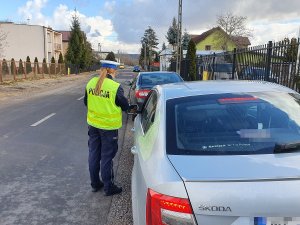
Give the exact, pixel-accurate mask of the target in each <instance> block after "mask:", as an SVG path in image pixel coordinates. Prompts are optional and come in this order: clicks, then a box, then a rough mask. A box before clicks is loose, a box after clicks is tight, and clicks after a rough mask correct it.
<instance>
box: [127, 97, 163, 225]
mask: <svg viewBox="0 0 300 225" xmlns="http://www.w3.org/2000/svg"><path fill="white" fill-rule="evenodd" d="M157 98H158V95H157V93H156V91H151V92H150V93H149V96H148V98H147V99H146V102H145V105H144V107H143V109H142V112H141V114H139V115H138V116H137V118H136V120H135V125H134V127H135V135H134V139H135V140H134V143H135V145H134V147H133V148H134V151H135V152H134V166H133V170H132V211H133V220H134V224H138V225H142V224H145V219H146V193H147V184H146V183H147V181H146V180H145V177H147V176H146V175H145V174H144V173H145V171H147V170H146V169H145V161H147V159H148V158H149V157H151V151H150V149H151V145H152V144H153V142H151V137H150V138H149V131H150V129H151V127H152V126H153V123H154V120H155V114H156V107H157ZM147 140H150V141H149V142H148V141H147ZM146 142H147V143H146Z"/></svg>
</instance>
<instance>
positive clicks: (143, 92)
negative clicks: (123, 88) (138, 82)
mask: <svg viewBox="0 0 300 225" xmlns="http://www.w3.org/2000/svg"><path fill="white" fill-rule="evenodd" d="M149 92H150V90H138V91H136V92H135V97H137V98H146V97H147V95H148V94H149Z"/></svg>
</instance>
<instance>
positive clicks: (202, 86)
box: [156, 80, 297, 100]
mask: <svg viewBox="0 0 300 225" xmlns="http://www.w3.org/2000/svg"><path fill="white" fill-rule="evenodd" d="M156 89H157V90H158V91H159V92H160V93H163V95H164V98H165V99H166V100H168V99H172V98H179V97H187V96H194V95H209V94H224V93H247V92H248V93H249V92H285V93H297V92H295V91H294V90H292V89H290V88H287V87H284V86H282V85H279V84H275V83H270V82H266V81H252V80H251V81H248V80H243V81H228V80H213V81H194V82H179V83H171V84H164V85H158V86H156Z"/></svg>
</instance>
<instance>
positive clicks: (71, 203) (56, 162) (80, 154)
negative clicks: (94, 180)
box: [0, 70, 133, 225]
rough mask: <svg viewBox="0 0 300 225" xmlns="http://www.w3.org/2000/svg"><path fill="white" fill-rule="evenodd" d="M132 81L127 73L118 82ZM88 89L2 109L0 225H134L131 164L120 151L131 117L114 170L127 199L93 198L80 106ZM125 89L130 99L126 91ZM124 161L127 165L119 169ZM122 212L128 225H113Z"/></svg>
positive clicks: (64, 90) (78, 88) (56, 93)
mask: <svg viewBox="0 0 300 225" xmlns="http://www.w3.org/2000/svg"><path fill="white" fill-rule="evenodd" d="M130 74H131V75H130ZM132 78H133V75H132V73H130V71H126V70H124V71H120V74H119V76H118V79H119V81H120V82H121V83H122V82H124V81H125V80H130V79H132ZM85 84H86V83H85V82H82V83H81V84H80V85H78V84H76V85H72V86H67V87H64V88H61V89H59V90H57V91H54V92H52V93H49V94H43V95H42V96H33V97H32V98H30V99H28V100H26V101H22V102H20V101H18V102H17V103H15V104H9V105H2V106H0V121H1V123H0V202H1V204H0V224H1V225H40V224H47V225H50V224H51V225H52V224H53V225H58V224H59V225H71V224H72V225H73V224H74V225H77V224H78V225H96V224H99V225H101V224H106V223H107V222H108V221H109V222H108V223H110V224H122V223H123V224H130V223H131V222H130V217H131V213H130V212H131V211H130V209H129V208H130V207H131V205H130V203H129V201H130V199H129V198H130V181H129V179H130V171H131V168H124V166H126V165H127V166H128V167H131V166H132V163H131V161H132V160H131V159H128V157H130V155H128V153H127V152H126V153H123V151H122V148H121V147H122V146H123V140H124V135H125V134H126V135H128V131H127V132H125V131H126V123H127V115H126V114H124V116H123V124H124V125H123V128H122V129H121V130H120V132H119V146H120V147H119V153H118V155H117V156H116V158H115V164H114V166H115V170H116V173H117V177H116V183H118V182H120V183H122V182H123V184H122V186H125V188H124V193H123V194H122V195H119V196H113V197H106V196H104V195H103V192H102V191H100V192H97V193H92V192H91V190H90V184H89V183H90V179H89V173H88V164H87V158H88V148H87V140H88V136H87V125H86V119H85V118H86V109H85V107H84V105H83V100H82V97H83V90H84V86H85ZM122 86H123V88H124V90H125V93H127V92H128V87H127V86H125V85H122ZM128 121H130V120H128ZM127 130H128V129H127ZM126 139H128V137H125V140H126ZM124 146H126V148H129V147H130V144H128V142H125V145H124ZM127 150H128V149H127ZM128 152H129V150H128ZM120 159H122V160H123V161H127V163H122V165H121V166H119V163H118V162H119V160H120ZM118 168H120V169H119V170H118V171H117V169H118ZM121 170H122V171H126V174H125V175H126V176H122V175H124V174H122V173H123V172H122V171H121ZM123 179H125V180H126V181H124V180H123ZM124 183H125V184H124ZM128 196H129V197H128ZM122 198H126V199H127V203H126V204H125V205H124V207H125V209H116V203H118V201H119V200H120V199H122ZM118 204H119V203H118ZM120 205H121V204H119V206H120ZM118 210H120V211H122V215H123V216H122V217H123V219H124V222H120V223H119V222H118V223H115V222H113V219H112V218H111V217H112V215H116V214H118ZM109 215H110V218H109V219H108V217H109Z"/></svg>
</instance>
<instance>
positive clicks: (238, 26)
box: [217, 12, 252, 37]
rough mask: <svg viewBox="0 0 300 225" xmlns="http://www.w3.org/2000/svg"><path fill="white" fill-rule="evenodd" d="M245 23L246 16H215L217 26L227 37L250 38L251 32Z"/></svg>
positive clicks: (228, 13) (228, 14)
mask: <svg viewBox="0 0 300 225" xmlns="http://www.w3.org/2000/svg"><path fill="white" fill-rule="evenodd" d="M246 23H247V17H246V16H237V15H234V14H232V13H231V12H227V13H225V14H222V15H218V16H217V25H218V26H220V27H221V28H222V29H223V30H224V31H225V32H226V33H227V34H228V35H229V36H246V37H250V36H252V30H250V29H249V28H247V24H246Z"/></svg>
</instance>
